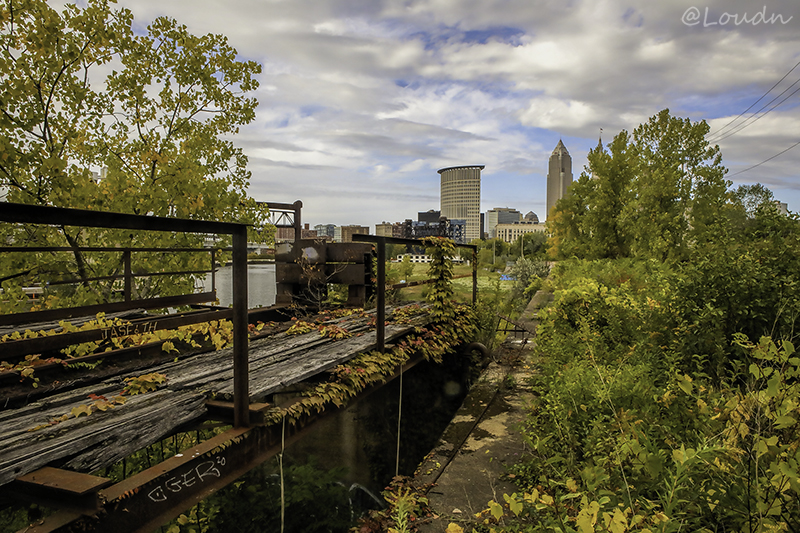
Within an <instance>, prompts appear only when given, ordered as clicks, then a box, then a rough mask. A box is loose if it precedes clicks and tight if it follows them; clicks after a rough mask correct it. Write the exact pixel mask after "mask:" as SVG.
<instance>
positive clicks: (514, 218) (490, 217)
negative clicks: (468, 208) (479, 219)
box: [486, 207, 522, 239]
mask: <svg viewBox="0 0 800 533" xmlns="http://www.w3.org/2000/svg"><path fill="white" fill-rule="evenodd" d="M520 220H522V213H520V212H519V211H517V210H516V209H511V208H509V207H495V208H494V209H489V210H488V211H486V233H488V234H489V238H490V239H494V238H495V237H497V233H496V232H495V226H497V225H498V224H510V223H512V222H519V221H520Z"/></svg>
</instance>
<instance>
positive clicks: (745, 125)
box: [709, 79, 800, 143]
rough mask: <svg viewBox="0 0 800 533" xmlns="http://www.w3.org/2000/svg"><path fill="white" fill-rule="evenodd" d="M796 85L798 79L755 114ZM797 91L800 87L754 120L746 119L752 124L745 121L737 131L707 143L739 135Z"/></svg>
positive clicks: (799, 81) (799, 80)
mask: <svg viewBox="0 0 800 533" xmlns="http://www.w3.org/2000/svg"><path fill="white" fill-rule="evenodd" d="M798 83H800V79H798V80H797V81H796V82H794V83H793V84H791V85H790V86H788V87H787V88H786V89H784V91H783V92H782V93H781V94H779V95H778V96H776V97H775V98H773V99H772V100H770V101H769V102H768V103H766V104H764V106H763V107H762V108H761V109H759V110H758V111H756V113H760V112H761V110H763V109H764V107H767V106H768V105H769V104H771V103H772V102H774V101H775V100H777V99H778V98H780V97H781V96H782V95H783V94H784V93H785V92H786V91H788V90H789V89H791V88H792V87H794V86H795V85H796V84H798ZM798 91H800V87H798V88H797V89H795V90H794V91H792V93H791V94H789V96H787V97H786V98H784V99H783V100H781V101H780V102H778V103H777V104H775V105H774V106H772V107H771V108H769V109H768V110H767V111H766V112H765V113H763V114H762V115H759V116H758V117H755V118H753V117H750V118H748V119H747V120H751V119H752V122H747V120H746V121H745V122H743V123H742V124H741V126H739V127H738V129H735V130H733V131H731V132H728V133H727V134H725V135H724V136H722V137H719V138H718V139H716V140H714V141H709V142H715V143H718V142H720V141H723V140H725V139H727V138H728V137H730V136H732V135H735V134H737V133H739V132H740V131H742V130H743V129H745V128H746V127H747V126H750V125H751V124H755V123H756V122H757V121H758V120H759V119H761V118H763V117H765V116H766V115H767V113H769V112H770V111H772V110H774V109H775V108H776V107H778V106H779V105H781V104H782V103H784V102H785V101H786V100H788V99H789V98H791V97H792V96H794V95H795V94H796V93H797V92H798ZM753 116H755V115H753Z"/></svg>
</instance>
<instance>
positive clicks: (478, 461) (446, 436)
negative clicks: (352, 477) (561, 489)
mask: <svg viewBox="0 0 800 533" xmlns="http://www.w3.org/2000/svg"><path fill="white" fill-rule="evenodd" d="M525 366H526V365H523V366H522V367H519V368H510V367H501V366H499V365H497V364H496V363H492V364H490V365H489V366H488V367H487V368H486V370H484V372H483V373H482V374H481V376H480V378H479V379H478V382H477V383H475V384H474V385H473V386H472V388H471V389H470V392H469V394H468V395H467V397H466V398H465V400H464V403H463V404H462V406H461V408H460V409H459V411H458V413H456V416H455V417H454V418H453V421H452V422H451V423H450V425H449V426H448V427H447V429H446V430H445V432H444V433H443V435H442V438H441V439H440V441H439V444H438V445H437V446H436V448H434V450H433V451H432V452H431V453H430V454H428V456H427V457H426V458H425V460H423V462H422V463H421V464H420V466H419V468H418V469H417V474H416V476H415V477H414V483H415V485H418V486H421V485H424V484H429V483H435V486H434V487H432V488H431V489H430V490H429V491H428V501H429V502H430V506H431V508H432V509H433V510H434V512H435V514H436V515H438V517H437V518H435V519H433V520H432V521H431V522H429V523H425V524H420V526H419V531H420V532H421V533H433V532H437V533H438V532H441V531H444V530H445V528H446V527H447V525H448V523H450V522H456V523H467V522H469V521H470V520H474V518H475V514H476V513H478V512H480V511H481V510H483V509H485V508H486V507H487V503H488V502H489V500H491V499H495V500H497V499H500V500H502V498H503V493H504V492H505V493H508V494H511V493H512V492H517V488H516V487H515V486H514V485H513V484H512V483H510V482H509V481H507V480H505V479H500V478H501V476H503V474H505V473H506V465H511V464H514V463H516V462H517V461H519V460H520V458H521V457H522V455H523V454H524V453H525V450H526V446H525V443H524V441H523V438H522V435H521V433H520V431H519V428H520V426H521V424H522V422H524V419H525V416H526V409H525V406H526V405H527V403H528V402H529V401H530V398H531V397H532V396H531V392H530V389H529V386H528V381H529V378H530V376H531V370H530V369H528V368H525Z"/></svg>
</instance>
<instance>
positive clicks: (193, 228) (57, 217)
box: [0, 202, 243, 235]
mask: <svg viewBox="0 0 800 533" xmlns="http://www.w3.org/2000/svg"><path fill="white" fill-rule="evenodd" d="M0 222H13V223H22V224H45V225H50V226H80V227H86V228H119V229H133V230H143V231H170V232H178V233H219V234H223V235H232V234H233V233H235V232H236V231H237V230H238V228H239V227H240V226H243V224H238V223H233V222H215V221H210V220H189V219H184V218H167V217H154V216H144V215H131V214H127V213H109V212H105V211H90V210H88V209H67V208H63V207H49V206H42V205H26V204H15V203H10V202H3V209H0Z"/></svg>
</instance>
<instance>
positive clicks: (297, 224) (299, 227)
mask: <svg viewBox="0 0 800 533" xmlns="http://www.w3.org/2000/svg"><path fill="white" fill-rule="evenodd" d="M292 205H293V206H294V242H300V239H301V238H302V237H303V224H302V223H301V220H300V209H302V207H303V202H301V201H300V200H297V201H296V202H295V203H293V204H292Z"/></svg>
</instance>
